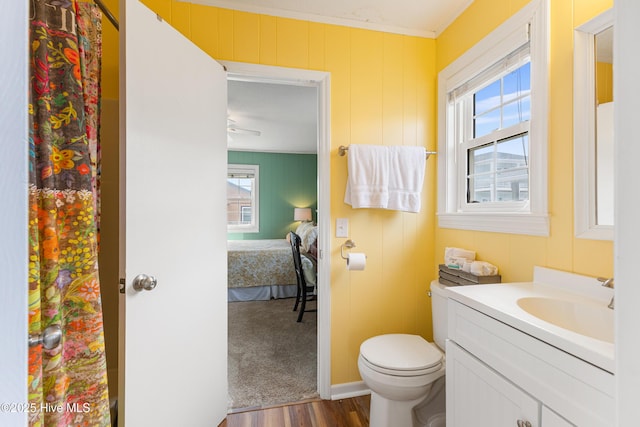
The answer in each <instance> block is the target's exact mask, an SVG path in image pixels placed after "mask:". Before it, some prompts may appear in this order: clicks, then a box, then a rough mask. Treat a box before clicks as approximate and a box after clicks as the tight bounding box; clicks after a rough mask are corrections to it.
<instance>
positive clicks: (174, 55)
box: [118, 0, 228, 427]
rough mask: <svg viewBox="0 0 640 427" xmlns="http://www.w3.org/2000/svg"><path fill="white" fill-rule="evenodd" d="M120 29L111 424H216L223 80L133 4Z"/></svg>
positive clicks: (220, 374)
mask: <svg viewBox="0 0 640 427" xmlns="http://www.w3.org/2000/svg"><path fill="white" fill-rule="evenodd" d="M120 19H121V21H123V25H122V27H121V43H120V46H121V58H123V59H121V62H120V66H121V67H122V69H121V74H120V83H121V94H120V99H121V104H120V108H121V123H122V124H121V133H120V139H121V148H120V150H121V151H120V156H121V165H120V172H121V200H120V203H121V206H120V208H121V218H120V226H121V230H120V241H121V258H120V261H121V262H120V265H121V266H120V277H121V286H122V287H123V288H122V290H121V292H124V293H121V294H120V334H119V335H120V340H119V345H120V349H119V350H120V354H119V393H118V395H119V401H118V405H119V410H120V412H119V418H118V421H119V424H118V425H119V426H121V427H122V425H125V426H129V427H139V426H190V427H199V426H202V427H204V426H207V427H211V426H216V425H218V424H219V423H220V422H221V421H222V420H223V419H224V417H225V416H226V413H227V399H228V398H227V252H226V251H227V248H226V185H225V184H226V170H227V151H226V143H227V142H226V115H227V114H226V102H227V89H226V88H227V82H226V73H225V71H224V70H223V67H222V66H221V65H220V64H219V63H217V62H216V61H215V60H213V59H212V58H211V57H210V56H208V55H207V54H205V53H204V52H203V51H201V50H200V49H199V48H197V47H196V46H195V45H194V44H192V43H191V42H190V41H189V40H188V39H186V38H185V37H183V36H182V35H181V34H180V33H178V32H177V31H176V30H175V29H174V28H172V27H171V26H170V25H169V24H167V23H166V22H163V21H162V20H161V19H160V18H158V17H157V16H156V14H155V13H153V12H152V11H151V10H149V9H148V8H147V7H146V6H144V5H142V4H141V3H140V2H139V1H138V0H122V1H121V7H120ZM141 274H143V275H147V276H149V277H147V278H146V279H144V280H139V281H138V282H139V284H140V285H141V286H142V288H141V290H136V289H134V285H133V284H134V282H135V278H136V277H138V276H139V275H141ZM154 283H155V288H153V289H151V288H152V287H153V285H154ZM145 287H148V288H150V289H145ZM122 423H124V424H122Z"/></svg>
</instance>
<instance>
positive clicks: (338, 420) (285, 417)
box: [219, 395, 370, 427]
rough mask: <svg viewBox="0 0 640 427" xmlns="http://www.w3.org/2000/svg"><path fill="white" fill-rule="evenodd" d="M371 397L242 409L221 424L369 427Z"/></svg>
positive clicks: (225, 426)
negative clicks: (242, 410)
mask: <svg viewBox="0 0 640 427" xmlns="http://www.w3.org/2000/svg"><path fill="white" fill-rule="evenodd" d="M369 401H370V396H369V395H367V396H360V397H354V398H350V399H342V400H313V401H308V402H302V403H292V404H289V405H284V406H277V407H272V408H265V409H258V410H252V411H246V412H238V413H233V414H229V415H228V416H227V419H226V420H224V421H223V422H222V424H220V426H219V427H368V426H369Z"/></svg>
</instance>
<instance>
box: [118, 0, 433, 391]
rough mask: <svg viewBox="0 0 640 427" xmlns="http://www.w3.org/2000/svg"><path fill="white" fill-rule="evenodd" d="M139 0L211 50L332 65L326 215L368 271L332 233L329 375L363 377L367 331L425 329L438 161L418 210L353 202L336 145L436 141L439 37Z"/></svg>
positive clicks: (224, 56)
mask: <svg viewBox="0 0 640 427" xmlns="http://www.w3.org/2000/svg"><path fill="white" fill-rule="evenodd" d="M144 3H145V4H147V5H148V6H149V7H150V8H151V9H152V10H154V11H155V12H156V13H158V14H159V15H160V16H162V17H163V18H164V19H165V20H166V21H167V22H169V23H170V24H171V25H172V26H174V27H175V28H177V29H178V30H179V31H180V32H182V33H183V34H184V35H185V36H187V37H188V38H190V39H191V40H193V42H194V43H195V44H197V45H198V46H200V47H201V48H202V49H203V50H204V51H206V52H207V53H209V54H210V55H211V56H212V57H214V58H216V59H220V60H230V61H238V62H249V63H255V64H263V65H276V66H281V67H292V68H304V69H312V70H321V71H328V72H330V73H331V141H332V143H331V144H332V147H331V149H332V154H331V168H330V169H331V177H330V178H331V218H332V221H331V223H332V227H333V224H334V223H335V218H340V217H342V218H349V220H350V236H351V238H352V239H353V240H355V241H356V243H357V245H358V250H361V251H364V252H366V253H367V256H368V259H367V263H368V264H367V269H366V270H365V271H363V272H347V270H346V268H345V267H346V264H345V262H344V260H342V259H341V258H340V244H342V243H343V242H344V240H345V239H333V240H332V242H331V246H332V248H334V249H333V251H332V253H331V257H332V258H331V262H332V272H331V324H332V337H331V348H332V355H331V373H332V378H331V381H332V383H334V384H339V383H346V382H351V381H358V380H359V379H360V376H359V374H358V368H357V364H356V361H357V357H358V352H359V347H360V344H361V342H362V341H364V340H365V339H366V338H369V337H371V336H374V335H377V334H381V333H387V332H407V333H417V334H421V335H423V336H424V337H425V338H427V339H431V338H432V332H431V307H430V302H429V298H428V297H427V295H426V291H427V289H428V286H429V283H430V282H431V280H433V279H434V278H435V271H436V269H435V267H434V264H433V262H434V261H433V260H434V255H433V247H434V240H433V235H434V227H435V200H436V193H435V191H434V190H435V180H436V168H435V167H436V161H435V159H434V158H432V159H430V160H429V163H428V165H427V176H426V179H425V182H426V191H425V192H424V196H423V200H422V204H423V209H422V212H421V213H419V214H409V213H400V212H388V211H382V210H353V209H351V207H350V206H347V205H345V204H344V202H343V200H342V199H343V196H344V188H345V185H346V177H347V158H346V157H340V156H338V154H337V148H338V146H340V145H348V144H352V143H369V144H384V145H396V144H400V145H417V146H424V147H426V148H428V149H429V150H433V149H435V146H436V142H435V137H436V129H435V114H436V113H435V99H436V93H435V92H436V74H435V40H432V39H424V38H419V37H409V36H401V35H393V34H386V33H381V32H375V31H369V30H361V29H350V28H346V27H340V26H335V25H325V24H318V23H311V22H306V21H299V20H292V19H284V18H276V17H272V16H265V15H256V14H251V13H244V12H235V11H231V10H225V9H218V8H213V7H207V6H202V5H195V4H189V3H181V2H177V1H171V0H148V1H145V2H144ZM113 59H115V58H112V59H111V60H113ZM332 234H333V233H332Z"/></svg>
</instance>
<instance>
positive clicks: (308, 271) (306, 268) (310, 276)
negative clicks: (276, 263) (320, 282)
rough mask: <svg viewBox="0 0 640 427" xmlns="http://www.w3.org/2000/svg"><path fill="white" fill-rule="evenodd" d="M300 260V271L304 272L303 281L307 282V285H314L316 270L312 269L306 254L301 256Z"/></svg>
mask: <svg viewBox="0 0 640 427" xmlns="http://www.w3.org/2000/svg"><path fill="white" fill-rule="evenodd" d="M300 261H302V273H303V274H304V281H305V282H306V283H307V286H315V285H316V272H315V270H314V269H313V263H312V262H311V260H310V259H309V258H307V257H306V256H301V257H300Z"/></svg>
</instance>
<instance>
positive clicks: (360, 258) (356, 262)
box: [347, 252, 367, 270]
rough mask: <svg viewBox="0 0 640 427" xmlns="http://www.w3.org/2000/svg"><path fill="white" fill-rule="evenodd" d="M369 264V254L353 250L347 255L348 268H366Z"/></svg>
mask: <svg viewBox="0 0 640 427" xmlns="http://www.w3.org/2000/svg"><path fill="white" fill-rule="evenodd" d="M365 265H367V256H366V255H365V254H363V253H360V252H351V253H350V254H349V255H347V270H364V267H365Z"/></svg>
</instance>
